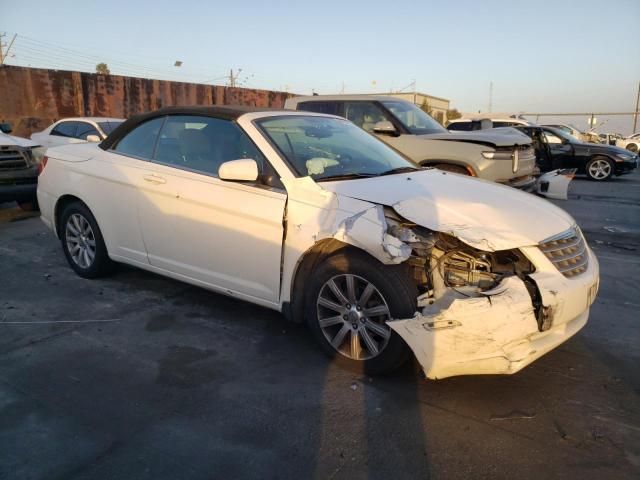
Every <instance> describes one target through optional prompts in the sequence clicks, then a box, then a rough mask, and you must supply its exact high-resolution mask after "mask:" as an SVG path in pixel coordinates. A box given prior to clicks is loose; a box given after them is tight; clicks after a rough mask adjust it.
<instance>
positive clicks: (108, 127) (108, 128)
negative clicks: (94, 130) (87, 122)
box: [98, 121, 122, 135]
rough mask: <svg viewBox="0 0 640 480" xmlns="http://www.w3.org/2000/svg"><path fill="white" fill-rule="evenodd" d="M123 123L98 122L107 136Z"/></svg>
mask: <svg viewBox="0 0 640 480" xmlns="http://www.w3.org/2000/svg"><path fill="white" fill-rule="evenodd" d="M121 123H122V122H115V121H114V122H98V125H99V126H100V128H101V129H102V131H103V132H104V134H105V135H110V134H111V132H113V131H114V130H115V129H116V127H117V126H118V125H120V124H121Z"/></svg>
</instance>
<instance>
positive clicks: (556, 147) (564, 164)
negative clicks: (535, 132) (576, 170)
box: [542, 130, 573, 170]
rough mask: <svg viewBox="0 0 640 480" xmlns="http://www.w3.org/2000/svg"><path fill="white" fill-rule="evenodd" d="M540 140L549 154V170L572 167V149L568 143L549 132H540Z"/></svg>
mask: <svg viewBox="0 0 640 480" xmlns="http://www.w3.org/2000/svg"><path fill="white" fill-rule="evenodd" d="M542 138H543V141H544V142H545V143H546V146H547V151H548V152H549V158H550V160H551V170H556V169H558V168H570V167H573V147H572V146H571V144H570V143H568V142H566V141H563V139H562V138H561V137H559V136H558V135H556V134H554V133H553V132H551V131H549V130H542Z"/></svg>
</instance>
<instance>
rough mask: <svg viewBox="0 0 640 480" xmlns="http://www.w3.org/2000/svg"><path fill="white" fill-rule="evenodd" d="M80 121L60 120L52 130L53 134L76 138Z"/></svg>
mask: <svg viewBox="0 0 640 480" xmlns="http://www.w3.org/2000/svg"><path fill="white" fill-rule="evenodd" d="M77 127H78V122H60V123H59V124H58V125H56V126H55V128H54V129H53V130H51V135H56V136H58V137H70V138H75V136H76V130H77Z"/></svg>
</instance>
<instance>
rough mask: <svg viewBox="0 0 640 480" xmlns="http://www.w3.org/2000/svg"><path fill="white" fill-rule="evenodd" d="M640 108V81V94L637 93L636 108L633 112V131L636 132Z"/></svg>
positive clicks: (639, 92)
mask: <svg viewBox="0 0 640 480" xmlns="http://www.w3.org/2000/svg"><path fill="white" fill-rule="evenodd" d="M639 109H640V82H638V95H636V109H635V113H634V114H633V133H636V124H637V123H638V110H639Z"/></svg>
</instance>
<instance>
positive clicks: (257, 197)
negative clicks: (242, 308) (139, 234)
mask: <svg viewBox="0 0 640 480" xmlns="http://www.w3.org/2000/svg"><path fill="white" fill-rule="evenodd" d="M241 158H251V159H253V160H256V162H257V163H258V167H259V171H260V172H262V173H264V172H265V171H268V170H269V166H268V165H267V161H266V159H265V158H264V157H263V156H262V154H261V153H260V151H259V150H258V149H257V148H256V147H255V145H254V144H253V143H252V142H251V140H250V139H249V138H248V137H247V135H246V134H245V133H244V132H243V131H242V130H241V129H240V127H238V125H236V124H235V123H234V122H232V121H229V120H224V119H219V118H211V117H202V116H179V115H175V116H170V117H167V120H166V122H165V123H164V125H163V127H162V131H161V133H160V137H159V140H158V144H157V146H156V151H155V154H154V163H153V164H150V165H149V170H150V171H149V172H148V175H153V176H154V178H156V177H157V178H158V181H161V182H163V183H161V184H159V185H158V186H157V188H158V189H160V190H162V189H167V192H166V195H164V196H163V198H164V199H165V200H166V201H167V202H168V204H167V205H166V212H163V211H162V209H159V210H158V211H157V212H156V213H157V219H156V221H153V222H147V226H146V227H143V236H144V238H145V244H146V245H147V248H148V254H149V262H150V263H151V264H152V265H156V266H158V267H160V268H163V269H166V270H169V271H171V272H173V273H175V274H178V275H181V276H185V277H188V278H190V279H193V280H196V281H197V282H201V283H202V284H204V285H207V286H210V287H214V288H215V289H217V290H220V291H223V292H225V293H227V294H232V295H235V296H239V297H243V298H246V299H250V300H256V299H258V300H261V301H263V302H269V303H277V302H278V299H279V294H280V262H281V253H282V239H283V234H284V227H283V219H284V209H285V204H286V199H287V196H286V192H285V191H284V190H283V189H280V188H274V187H269V186H266V185H262V184H260V183H259V182H257V181H256V182H230V181H223V180H220V179H219V178H218V169H219V167H220V165H221V164H222V163H224V162H226V161H230V160H238V159H241ZM157 222H162V223H163V224H164V227H163V228H161V229H158V228H157V225H156V223H157ZM158 231H162V232H165V234H166V236H165V237H164V238H155V237H154V236H155V235H156V233H157V232H158ZM150 237H151V238H150ZM156 247H157V248H156Z"/></svg>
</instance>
